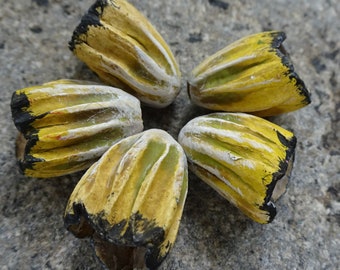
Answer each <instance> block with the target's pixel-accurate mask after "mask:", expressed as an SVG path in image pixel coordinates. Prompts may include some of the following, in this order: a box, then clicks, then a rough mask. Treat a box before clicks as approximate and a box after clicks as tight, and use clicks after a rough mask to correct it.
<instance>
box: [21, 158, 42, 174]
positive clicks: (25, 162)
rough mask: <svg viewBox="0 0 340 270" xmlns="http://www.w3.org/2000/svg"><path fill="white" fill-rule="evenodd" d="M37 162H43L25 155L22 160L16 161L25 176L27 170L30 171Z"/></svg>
mask: <svg viewBox="0 0 340 270" xmlns="http://www.w3.org/2000/svg"><path fill="white" fill-rule="evenodd" d="M38 162H44V160H43V159H41V158H36V157H34V156H32V155H29V154H26V155H25V156H24V159H22V160H19V161H18V165H19V169H20V171H21V172H22V173H23V174H25V171H26V170H27V169H30V170H32V169H33V167H34V165H35V164H36V163H38Z"/></svg>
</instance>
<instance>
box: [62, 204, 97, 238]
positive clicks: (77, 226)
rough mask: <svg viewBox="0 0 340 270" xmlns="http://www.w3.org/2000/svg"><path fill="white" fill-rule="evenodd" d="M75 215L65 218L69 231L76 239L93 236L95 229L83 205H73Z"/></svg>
mask: <svg viewBox="0 0 340 270" xmlns="http://www.w3.org/2000/svg"><path fill="white" fill-rule="evenodd" d="M73 212H74V214H73V215H71V214H67V215H66V216H65V217H64V224H65V227H66V229H67V230H69V231H70V232H72V233H73V234H74V235H75V236H76V237H79V238H84V237H88V236H91V235H93V233H94V229H93V228H92V226H91V224H90V223H89V222H88V214H87V212H86V209H85V207H84V205H83V204H76V203H74V204H73Z"/></svg>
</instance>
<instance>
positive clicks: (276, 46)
mask: <svg viewBox="0 0 340 270" xmlns="http://www.w3.org/2000/svg"><path fill="white" fill-rule="evenodd" d="M272 37H273V41H272V44H271V47H272V48H273V50H274V51H275V53H276V54H277V56H279V57H280V59H281V63H282V64H283V65H284V66H286V67H287V68H288V72H287V74H286V75H287V76H288V77H289V79H290V81H293V82H294V83H295V86H296V87H297V89H298V91H299V93H300V95H301V96H303V97H304V100H303V102H304V104H306V105H308V104H309V103H311V98H310V92H309V91H308V89H307V88H306V85H305V83H304V82H303V80H302V79H301V78H300V77H299V76H298V74H297V73H296V72H295V69H294V65H293V62H292V61H291V59H290V56H289V54H288V52H287V51H286V49H285V48H284V46H283V45H282V43H283V41H284V40H285V39H286V34H285V33H284V32H274V33H272Z"/></svg>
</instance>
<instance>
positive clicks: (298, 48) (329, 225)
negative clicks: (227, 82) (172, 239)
mask: <svg viewBox="0 0 340 270" xmlns="http://www.w3.org/2000/svg"><path fill="white" fill-rule="evenodd" d="M225 1H226V0H225ZM131 2H132V3H134V4H135V5H136V6H137V7H138V8H139V9H140V10H141V11H142V12H143V13H144V14H145V15H146V16H147V17H148V18H149V19H150V20H151V22H152V23H153V24H154V25H155V26H156V28H157V29H158V30H159V31H160V33H161V34H162V35H163V37H164V38H165V40H166V41H167V42H168V43H169V44H170V46H171V48H172V49H173V51H174V53H175V55H176V57H177V59H178V61H179V63H180V66H181V70H182V72H183V75H184V76H183V77H184V78H183V87H182V88H183V89H182V90H183V91H182V92H181V94H180V96H179V97H178V98H177V100H176V102H175V103H174V104H173V105H171V106H170V107H169V108H167V109H164V110H153V109H144V118H145V126H146V127H147V128H150V127H160V128H163V129H166V130H168V131H169V132H170V133H171V134H172V135H173V136H177V133H178V131H179V129H180V127H181V126H182V125H183V124H184V123H186V122H187V121H188V120H189V119H190V118H192V117H193V116H194V115H199V114H202V113H204V110H201V109H198V108H196V107H194V106H192V105H190V103H189V101H188V98H187V94H186V91H185V78H186V74H187V73H188V72H189V71H190V70H191V69H192V68H193V67H194V66H195V65H196V64H198V63H199V62H200V61H201V60H202V59H203V58H205V57H206V56H208V55H210V54H212V53H214V52H215V51H216V50H218V49H220V48H222V47H224V46H225V45H227V44H229V43H230V42H232V41H234V40H236V39H238V38H240V37H243V36H245V35H247V34H252V33H255V32H259V31H263V30H269V29H276V30H284V31H285V32H286V34H287V36H288V39H287V41H286V42H285V46H286V48H287V50H288V51H289V52H290V54H291V57H292V59H293V61H294V63H295V67H296V70H297V71H298V73H299V74H300V76H301V77H302V78H303V79H304V80H305V82H306V85H307V86H308V88H309V89H310V91H311V92H312V99H313V103H312V104H311V105H310V106H309V107H307V108H304V109H302V110H300V111H298V112H293V113H289V114H286V115H282V116H280V117H275V118H272V119H271V120H273V121H274V122H276V123H278V124H280V125H282V126H284V127H286V128H289V129H291V130H293V131H294V132H295V134H296V136H297V138H298V146H297V151H296V162H295V168H294V171H293V174H292V178H291V181H290V185H289V188H288V191H287V193H286V194H285V196H284V197H283V198H282V199H281V200H280V201H279V202H278V203H277V207H278V215H277V217H276V219H275V220H274V221H273V223H272V224H269V225H259V224H256V223H254V222H252V221H250V220H248V219H247V218H246V217H245V216H243V215H242V214H241V213H240V212H239V211H238V210H237V209H236V208H234V207H233V206H231V205H230V204H229V203H228V202H226V201H225V200H224V199H222V198H221V197H220V196H219V195H217V194H216V193H215V192H214V191H213V190H211V189H210V188H209V187H207V186H206V185H205V184H204V183H202V182H201V181H199V180H198V179H196V178H195V177H193V176H192V175H190V188H189V194H188V199H187V203H186V206H185V211H184V215H183V219H182V223H181V226H180V231H179V235H178V238H177V242H176V245H175V247H174V249H173V250H172V252H171V254H170V255H169V256H168V257H167V259H166V260H165V262H164V263H163V265H162V266H161V269H174V270H175V269H340V259H339V247H340V239H339V235H340V230H339V225H340V202H339V192H340V181H339V179H340V149H339V145H340V144H339V143H340V140H339V134H340V124H339V117H340V111H339V110H340V86H339V63H340V53H339V51H340V28H339V14H340V4H339V2H338V1H337V0H328V1H319V0H310V1H307V0H301V1H293V0H263V1H251V0H239V1H229V2H228V3H229V5H223V4H222V5H221V4H220V2H221V1H208V0H195V1H194V0H187V1H181V0H173V1H166V0H158V1H147V0H140V1H138V0H134V1H131ZM0 4H1V9H0V62H1V68H0V81H1V84H0V91H1V92H0V93H1V96H0V112H1V118H0V121H1V126H2V128H1V130H0V133H1V135H0V138H1V141H0V142H1V153H0V163H1V166H0V176H1V186H0V206H1V207H0V268H1V269H98V268H101V265H100V263H99V262H98V260H97V259H96V257H95V255H94V253H93V250H92V247H91V243H90V241H89V240H79V239H76V238H75V237H73V235H71V234H70V233H68V232H67V231H66V230H65V229H64V227H63V220H62V215H63V211H64V207H65V205H66V202H67V199H68V197H69V195H70V193H71V192H72V189H73V187H74V186H75V184H76V182H77V179H79V177H80V176H81V174H76V175H72V176H66V177H62V178H55V179H49V180H37V179H28V178H26V177H24V176H22V175H20V174H19V173H18V171H17V166H16V161H15V157H14V152H15V150H14V141H15V137H16V129H15V127H14V126H13V124H12V121H11V115H10V110H9V103H10V98H11V94H12V92H13V91H15V90H16V89H20V88H23V87H27V86H31V85H36V84H40V83H44V82H47V81H51V80H55V79H60V78H77V79H91V80H98V79H97V78H96V76H95V75H93V73H92V72H91V71H90V70H89V69H88V68H87V67H85V66H84V65H83V64H82V63H81V62H80V61H78V60H77V59H76V58H75V57H74V56H73V55H72V54H71V52H70V51H69V50H68V48H67V42H68V41H69V39H70V37H71V34H72V31H73V29H74V28H75V26H76V25H77V24H78V22H79V20H80V18H81V16H82V14H83V13H84V12H85V11H86V10H87V9H88V7H89V6H90V4H92V0H80V1H71V0H64V1H61V0H32V1H29V0H17V1H6V0H0Z"/></svg>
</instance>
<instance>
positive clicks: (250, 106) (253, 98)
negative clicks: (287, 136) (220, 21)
mask: <svg viewBox="0 0 340 270" xmlns="http://www.w3.org/2000/svg"><path fill="white" fill-rule="evenodd" d="M285 37H286V36H285V34H284V33H282V32H275V31H273V32H263V33H259V34H254V35H251V36H247V37H244V38H242V39H240V40H238V41H236V42H234V43H232V44H231V45H229V46H227V47H226V48H224V49H222V50H220V51H218V52H217V53H215V54H214V55H212V56H210V57H208V58H207V59H206V60H204V61H203V62H202V63H201V64H199V65H198V66H197V67H196V68H195V69H194V70H193V71H192V74H191V78H190V80H189V94H190V97H191V100H192V101H193V102H195V103H196V104H198V105H200V106H202V107H205V108H208V109H212V110H218V111H227V112H250V113H253V114H256V115H260V116H270V115H277V114H281V113H285V112H290V111H294V110H297V109H300V108H302V107H304V106H306V105H308V104H309V103H310V94H309V92H308V90H307V89H306V87H305V85H304V83H303V81H302V80H301V79H300V78H299V76H298V75H297V74H296V73H295V71H294V68H293V65H292V63H291V61H290V59H289V56H288V55H287V53H286V51H285V50H284V48H283V46H282V42H283V41H284V39H285Z"/></svg>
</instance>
